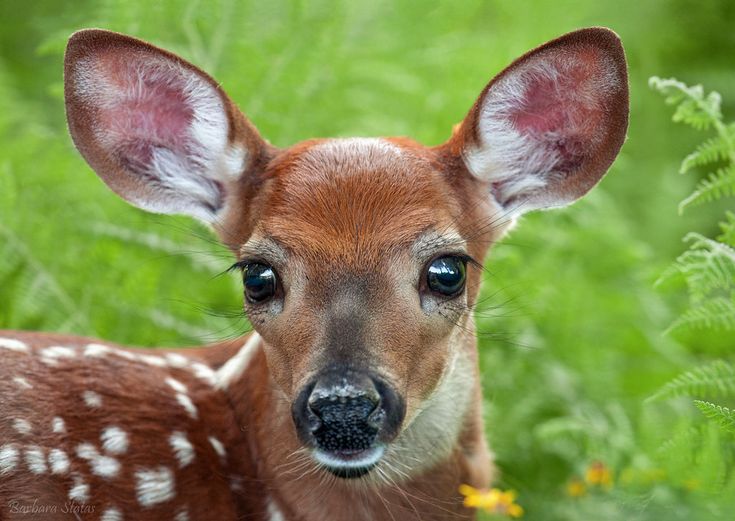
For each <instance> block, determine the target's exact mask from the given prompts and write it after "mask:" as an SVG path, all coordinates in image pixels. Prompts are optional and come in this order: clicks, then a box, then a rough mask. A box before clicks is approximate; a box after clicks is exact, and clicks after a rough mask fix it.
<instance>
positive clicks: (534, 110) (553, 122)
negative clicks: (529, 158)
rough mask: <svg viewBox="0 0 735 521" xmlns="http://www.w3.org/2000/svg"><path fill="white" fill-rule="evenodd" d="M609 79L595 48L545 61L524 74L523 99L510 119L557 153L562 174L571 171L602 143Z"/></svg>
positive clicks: (558, 167)
mask: <svg viewBox="0 0 735 521" xmlns="http://www.w3.org/2000/svg"><path fill="white" fill-rule="evenodd" d="M605 77H606V74H605V71H604V69H603V67H601V66H600V56H599V53H598V52H596V51H595V50H592V49H590V50H583V51H581V52H575V53H570V54H557V55H551V56H546V57H543V62H541V60H539V62H538V63H536V64H531V66H530V67H528V69H526V71H524V72H523V73H521V78H520V82H521V83H522V85H523V94H522V95H521V97H520V99H517V100H514V101H513V103H512V106H511V108H510V109H509V110H508V111H507V117H508V118H509V120H510V121H511V122H512V124H513V127H514V128H515V129H516V130H517V131H519V132H520V133H521V134H523V135H527V136H529V137H531V138H532V139H533V140H534V141H536V142H537V144H538V145H540V146H543V147H544V148H545V149H546V150H547V151H548V152H549V153H552V154H553V153H556V154H558V158H559V162H558V163H557V165H556V168H557V170H558V171H561V172H568V171H570V170H573V169H574V168H576V167H577V166H579V165H580V164H581V162H582V161H583V160H584V159H585V158H586V157H587V156H589V155H590V154H591V153H592V152H593V151H594V148H595V145H596V144H597V143H598V141H599V137H598V136H599V134H601V132H600V131H599V130H600V128H599V126H600V125H601V124H602V123H603V117H604V108H603V107H604V101H605V98H606V96H608V95H609V85H605V82H604V81H601V79H604V78H605Z"/></svg>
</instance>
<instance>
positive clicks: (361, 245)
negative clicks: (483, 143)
mask: <svg viewBox="0 0 735 521" xmlns="http://www.w3.org/2000/svg"><path fill="white" fill-rule="evenodd" d="M458 168H459V169H461V170H460V171H459V172H460V173H461V171H462V170H463V169H464V167H463V164H462V163H461V161H459V162H457V161H455V160H454V158H453V157H451V155H449V154H446V151H445V149H444V148H441V147H440V148H435V149H432V148H427V147H424V146H422V145H420V144H418V143H416V142H414V141H411V140H409V139H407V138H381V139H374V140H373V139H369V140H363V139H357V140H356V139H345V140H341V139H337V140H327V139H315V140H309V141H305V142H302V143H299V144H297V145H294V146H293V147H290V148H288V149H285V150H282V151H280V152H278V153H277V154H276V155H275V157H274V158H273V159H272V160H271V161H270V162H269V163H268V164H267V165H266V166H265V168H264V171H263V172H262V173H261V174H260V175H258V176H257V177H258V178H259V182H260V183H261V186H260V188H259V190H258V192H257V194H256V195H255V196H254V197H253V199H252V200H251V204H250V208H249V209H245V208H237V207H236V208H234V209H233V210H232V211H231V212H230V214H229V215H228V216H227V217H226V219H225V221H224V222H225V228H226V229H227V231H228V232H229V235H227V236H226V238H227V239H229V240H228V241H227V242H229V243H230V245H231V247H232V248H233V249H234V250H237V249H238V247H239V246H241V245H242V244H243V243H245V242H246V241H247V239H248V237H249V236H250V235H251V234H252V233H253V231H254V229H256V227H257V230H258V231H259V233H260V234H262V235H265V236H268V237H270V238H272V239H275V240H277V241H278V242H279V243H281V245H283V246H284V247H285V248H287V249H288V250H290V251H292V252H295V253H297V255H298V256H299V257H302V258H304V259H307V260H314V259H322V260H324V259H329V260H330V261H331V262H337V263H340V265H342V266H344V267H345V268H347V269H350V270H351V271H357V272H359V271H363V270H366V269H368V268H369V267H374V266H375V265H376V263H378V262H380V260H381V259H383V258H386V257H390V253H391V252H397V251H405V249H406V248H407V247H408V246H410V245H411V243H413V242H414V241H415V240H416V238H417V237H418V236H419V235H420V234H421V233H422V232H425V231H427V230H429V229H434V230H435V231H437V232H439V233H446V232H447V231H448V230H449V229H450V228H455V229H456V230H457V231H459V232H460V234H461V235H462V236H463V237H464V238H465V239H472V240H470V241H468V243H469V244H468V248H469V250H470V254H471V255H473V256H476V257H478V258H481V257H482V256H483V254H484V250H485V249H486V248H487V245H488V244H489V243H490V242H492V241H493V240H494V239H495V238H496V237H497V236H498V235H499V234H500V233H501V231H502V229H503V228H504V224H505V223H502V222H500V221H498V222H496V223H494V225H490V223H491V218H492V209H491V208H490V203H489V201H488V198H487V196H486V187H485V186H484V185H483V184H482V183H481V182H479V181H477V180H475V179H474V178H473V177H472V176H469V175H459V174H458ZM243 190H247V191H252V190H253V188H252V186H244V187H243ZM483 223H485V224H487V226H485V227H484V228H482V224H483ZM478 226H479V227H480V228H482V229H480V232H479V233H478ZM220 233H222V230H220ZM223 235H224V234H223Z"/></svg>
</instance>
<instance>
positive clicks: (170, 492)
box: [135, 466, 176, 507]
mask: <svg viewBox="0 0 735 521" xmlns="http://www.w3.org/2000/svg"><path fill="white" fill-rule="evenodd" d="M135 490H136V494H137V498H138V503H140V504H141V506H144V507H149V506H153V505H157V504H159V503H164V502H166V501H169V500H171V499H173V498H174V497H175V496H176V490H175V482H174V474H173V472H171V469H169V468H167V467H163V466H161V467H156V468H153V469H141V470H138V471H137V472H136V473H135Z"/></svg>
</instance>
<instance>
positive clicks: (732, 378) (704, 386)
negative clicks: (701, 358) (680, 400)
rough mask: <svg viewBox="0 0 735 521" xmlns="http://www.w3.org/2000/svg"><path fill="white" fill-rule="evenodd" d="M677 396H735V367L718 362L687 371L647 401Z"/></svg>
mask: <svg viewBox="0 0 735 521" xmlns="http://www.w3.org/2000/svg"><path fill="white" fill-rule="evenodd" d="M677 396H700V397H704V396H707V397H710V396H712V397H714V396H735V365H733V364H730V363H728V362H725V361H723V360H716V361H714V362H712V363H710V364H707V365H704V366H701V367H697V368H695V369H692V370H691V371H687V372H686V373H683V374H681V375H679V376H677V377H676V378H674V379H673V380H672V381H671V382H669V383H667V384H666V385H664V386H663V387H662V388H661V389H659V390H658V391H657V392H656V393H655V394H654V395H652V396H651V397H650V398H648V400H647V401H654V400H665V399H668V398H674V397H677Z"/></svg>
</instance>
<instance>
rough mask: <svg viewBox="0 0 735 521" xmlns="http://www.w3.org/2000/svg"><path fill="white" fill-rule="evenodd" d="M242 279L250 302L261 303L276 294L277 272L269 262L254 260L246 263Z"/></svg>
mask: <svg viewBox="0 0 735 521" xmlns="http://www.w3.org/2000/svg"><path fill="white" fill-rule="evenodd" d="M242 279H243V284H244V285H245V296H246V297H247V299H248V301H249V302H252V303H254V304H260V303H263V302H265V301H266V300H268V299H269V298H271V297H273V295H275V294H276V283H277V280H276V272H275V271H274V270H273V268H272V267H271V266H268V265H267V264H261V263H259V262H254V263H252V264H248V265H246V266H245V268H244V269H243V274H242Z"/></svg>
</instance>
